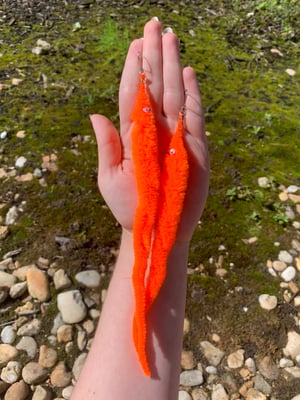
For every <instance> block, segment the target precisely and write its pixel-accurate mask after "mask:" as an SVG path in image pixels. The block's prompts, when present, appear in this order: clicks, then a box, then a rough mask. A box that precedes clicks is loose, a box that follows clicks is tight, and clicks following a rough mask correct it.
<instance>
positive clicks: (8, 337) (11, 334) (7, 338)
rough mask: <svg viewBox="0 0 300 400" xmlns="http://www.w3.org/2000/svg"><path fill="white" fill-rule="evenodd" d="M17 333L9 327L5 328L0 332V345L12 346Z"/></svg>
mask: <svg viewBox="0 0 300 400" xmlns="http://www.w3.org/2000/svg"><path fill="white" fill-rule="evenodd" d="M16 336H17V332H16V330H15V328H13V327H12V326H11V325H8V326H5V327H4V328H3V329H2V331H1V341H2V343H7V344H12V343H13V342H14V341H15V338H16Z"/></svg>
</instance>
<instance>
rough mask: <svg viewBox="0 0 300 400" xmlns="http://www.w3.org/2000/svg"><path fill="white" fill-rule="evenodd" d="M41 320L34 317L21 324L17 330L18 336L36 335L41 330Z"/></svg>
mask: <svg viewBox="0 0 300 400" xmlns="http://www.w3.org/2000/svg"><path fill="white" fill-rule="evenodd" d="M41 325H42V321H41V320H39V319H37V318H34V319H33V320H32V321H29V322H27V323H26V324H24V325H22V326H21V327H20V328H19V329H18V331H17V335H18V336H34V335H37V334H38V333H39V332H40V330H41Z"/></svg>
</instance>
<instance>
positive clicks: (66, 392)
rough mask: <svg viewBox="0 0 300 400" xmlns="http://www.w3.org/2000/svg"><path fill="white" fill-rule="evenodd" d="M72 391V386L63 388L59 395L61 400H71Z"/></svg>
mask: <svg viewBox="0 0 300 400" xmlns="http://www.w3.org/2000/svg"><path fill="white" fill-rule="evenodd" d="M73 389H74V386H72V385H70V386H67V387H65V388H64V389H63V390H62V393H61V394H62V396H63V398H64V399H66V400H69V399H70V398H71V395H72V392H73Z"/></svg>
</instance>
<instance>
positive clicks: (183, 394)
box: [178, 390, 192, 400]
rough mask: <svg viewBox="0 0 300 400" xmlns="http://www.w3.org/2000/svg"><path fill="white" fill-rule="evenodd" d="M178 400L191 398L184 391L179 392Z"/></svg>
mask: <svg viewBox="0 0 300 400" xmlns="http://www.w3.org/2000/svg"><path fill="white" fill-rule="evenodd" d="M178 400H192V398H191V396H190V395H189V394H188V392H186V391H185V390H179V392H178Z"/></svg>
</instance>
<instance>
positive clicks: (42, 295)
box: [26, 267, 50, 301]
mask: <svg viewBox="0 0 300 400" xmlns="http://www.w3.org/2000/svg"><path fill="white" fill-rule="evenodd" d="M26 278H27V285H28V292H29V294H30V295H31V296H32V297H33V298H35V299H37V300H39V301H47V300H48V299H49V297H50V290H49V281H48V277H47V275H46V273H45V272H44V271H42V270H40V269H38V268H36V267H31V268H29V269H28V271H27V274H26Z"/></svg>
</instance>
